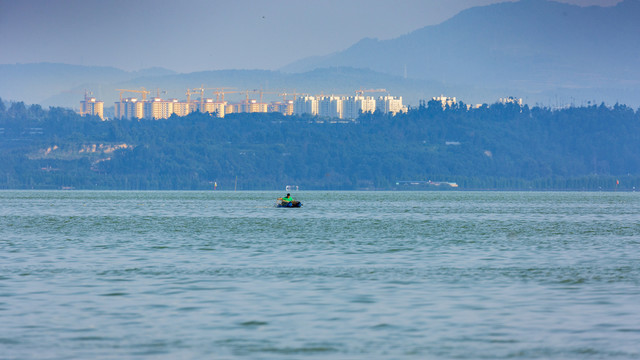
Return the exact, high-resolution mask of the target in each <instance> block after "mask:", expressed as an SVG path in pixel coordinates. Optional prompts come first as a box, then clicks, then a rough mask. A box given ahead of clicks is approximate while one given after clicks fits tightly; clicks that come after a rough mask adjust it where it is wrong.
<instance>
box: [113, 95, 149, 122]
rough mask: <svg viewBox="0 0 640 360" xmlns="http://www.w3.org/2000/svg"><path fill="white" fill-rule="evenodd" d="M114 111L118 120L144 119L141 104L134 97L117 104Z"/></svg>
mask: <svg viewBox="0 0 640 360" xmlns="http://www.w3.org/2000/svg"><path fill="white" fill-rule="evenodd" d="M115 110H116V117H117V118H118V119H142V118H143V117H144V106H143V102H142V101H138V99H137V98H134V97H130V98H126V99H122V102H117V103H116V108H115Z"/></svg>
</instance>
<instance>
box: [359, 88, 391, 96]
mask: <svg viewBox="0 0 640 360" xmlns="http://www.w3.org/2000/svg"><path fill="white" fill-rule="evenodd" d="M366 92H387V90H386V89H366V90H365V89H360V90H356V95H360V96H362V95H364V93H366Z"/></svg>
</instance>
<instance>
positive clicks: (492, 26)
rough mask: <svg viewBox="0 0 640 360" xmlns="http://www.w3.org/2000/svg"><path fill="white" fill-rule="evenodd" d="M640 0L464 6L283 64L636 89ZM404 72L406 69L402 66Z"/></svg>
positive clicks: (519, 87)
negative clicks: (396, 33)
mask: <svg viewBox="0 0 640 360" xmlns="http://www.w3.org/2000/svg"><path fill="white" fill-rule="evenodd" d="M638 18H640V1H638V0H624V1H622V2H620V3H618V4H617V5H616V6H612V7H599V6H590V7H580V6H576V5H570V4H564V3H558V2H555V1H547V0H523V1H520V2H506V3H498V4H492V5H487V6H480V7H474V8H470V9H466V10H464V11H462V12H460V13H459V14H457V15H456V16H454V17H452V18H450V19H449V20H447V21H445V22H443V23H441V24H438V25H431V26H426V27H423V28H421V29H417V30H415V31H413V32H411V33H408V34H405V35H402V36H400V37H397V38H394V39H389V40H376V39H370V38H365V39H362V40H361V41H359V42H357V43H355V44H354V45H353V46H352V47H350V48H348V49H346V50H344V51H341V52H337V53H334V54H332V55H329V56H324V57H319V58H313V59H310V58H307V59H302V60H301V61H298V62H294V63H292V64H290V65H288V66H285V67H284V68H282V69H281V70H282V71H285V72H296V71H308V70H309V69H310V68H313V67H327V66H354V67H355V66H361V67H366V68H370V69H372V70H374V71H378V72H383V73H389V74H394V75H398V76H400V75H402V74H403V72H404V71H407V73H408V76H409V77H413V78H418V79H431V80H434V81H440V82H443V83H445V84H450V85H451V84H458V85H482V86H484V87H493V88H495V87H498V86H505V85H507V86H508V87H509V88H512V89H513V90H514V91H548V90H553V89H557V88H586V89H588V88H596V87H604V86H611V85H612V84H614V85H617V86H623V85H626V86H628V85H632V86H634V87H640V70H638V69H637V67H636V66H635V63H636V62H637V60H639V59H640V46H638V45H639V40H638V39H640V23H639V22H637V21H636V20H635V19H638ZM405 69H406V70H405Z"/></svg>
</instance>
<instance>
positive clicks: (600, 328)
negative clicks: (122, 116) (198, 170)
mask: <svg viewBox="0 0 640 360" xmlns="http://www.w3.org/2000/svg"><path fill="white" fill-rule="evenodd" d="M282 195H283V193H281V192H213V191H210V192H117V191H116V192H92V191H87V192H84V191H67V192H65V191H51V192H48V191H1V192H0V358H1V359H132V358H149V359H237V358H250V359H452V358H453V359H502V358H509V359H585V358H586V359H589V358H593V359H603V358H606V359H638V358H640V194H637V193H538V192H531V193H530V192H304V191H301V192H297V193H294V194H293V195H294V197H296V198H297V199H298V200H301V201H302V202H303V203H304V206H303V207H302V208H300V209H283V208H276V207H274V206H273V205H274V203H275V198H276V197H278V196H282Z"/></svg>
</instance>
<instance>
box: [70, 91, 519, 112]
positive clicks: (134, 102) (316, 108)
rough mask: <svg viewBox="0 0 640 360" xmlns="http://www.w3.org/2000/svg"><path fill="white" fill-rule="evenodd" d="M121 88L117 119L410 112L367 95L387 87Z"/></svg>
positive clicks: (87, 104) (448, 102)
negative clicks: (321, 90)
mask: <svg viewBox="0 0 640 360" xmlns="http://www.w3.org/2000/svg"><path fill="white" fill-rule="evenodd" d="M117 90H118V91H120V101H117V102H116V103H115V108H114V109H115V111H114V116H115V118H117V119H166V118H169V117H171V116H172V115H174V114H175V115H177V116H186V115H188V114H190V113H193V112H201V113H210V114H213V115H215V116H217V117H221V118H222V117H224V116H225V115H226V114H232V113H267V112H279V113H282V114H284V115H304V114H308V115H311V116H320V117H326V118H332V119H345V120H352V119H357V118H358V116H360V114H362V113H373V112H381V113H385V114H393V115H395V114H397V113H404V112H407V106H405V105H403V103H402V97H401V96H390V95H388V94H387V95H384V96H378V97H373V96H365V95H364V92H366V91H375V92H386V90H384V89H377V90H359V91H356V95H354V96H338V95H319V96H311V95H306V94H286V93H284V94H280V95H282V96H283V100H282V101H272V102H269V103H267V102H263V101H262V93H261V94H260V101H258V100H255V99H250V98H249V91H227V92H225V91H214V94H216V98H215V99H214V98H206V97H205V96H204V90H205V89H203V88H201V89H193V90H187V99H186V100H178V99H163V98H161V97H160V96H156V97H152V98H149V99H147V95H149V93H150V92H149V91H146V90H144V89H143V90H125V89H117ZM125 92H135V93H140V94H141V98H138V97H123V96H122V95H123V93H125ZM197 93H200V97H199V98H197V99H191V95H193V94H197ZM225 93H246V98H245V99H244V100H242V101H240V102H235V103H231V102H227V101H225V100H224V94H225ZM287 95H293V100H287V99H286V96H287ZM432 100H434V101H438V102H440V103H441V104H442V107H443V108H446V107H452V106H454V105H456V104H457V103H458V101H457V99H456V98H455V97H447V96H444V95H441V96H438V97H433V98H432ZM498 102H499V103H502V104H509V103H513V104H518V105H520V106H522V99H519V98H514V97H506V98H501V99H499V100H498ZM481 106H482V104H478V105H475V106H473V105H467V108H468V109H471V108H479V107H481ZM79 113H80V115H94V116H99V117H100V118H101V119H104V103H103V102H102V101H98V100H96V98H95V97H92V96H89V95H88V94H85V97H84V100H83V101H81V102H80V111H79Z"/></svg>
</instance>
